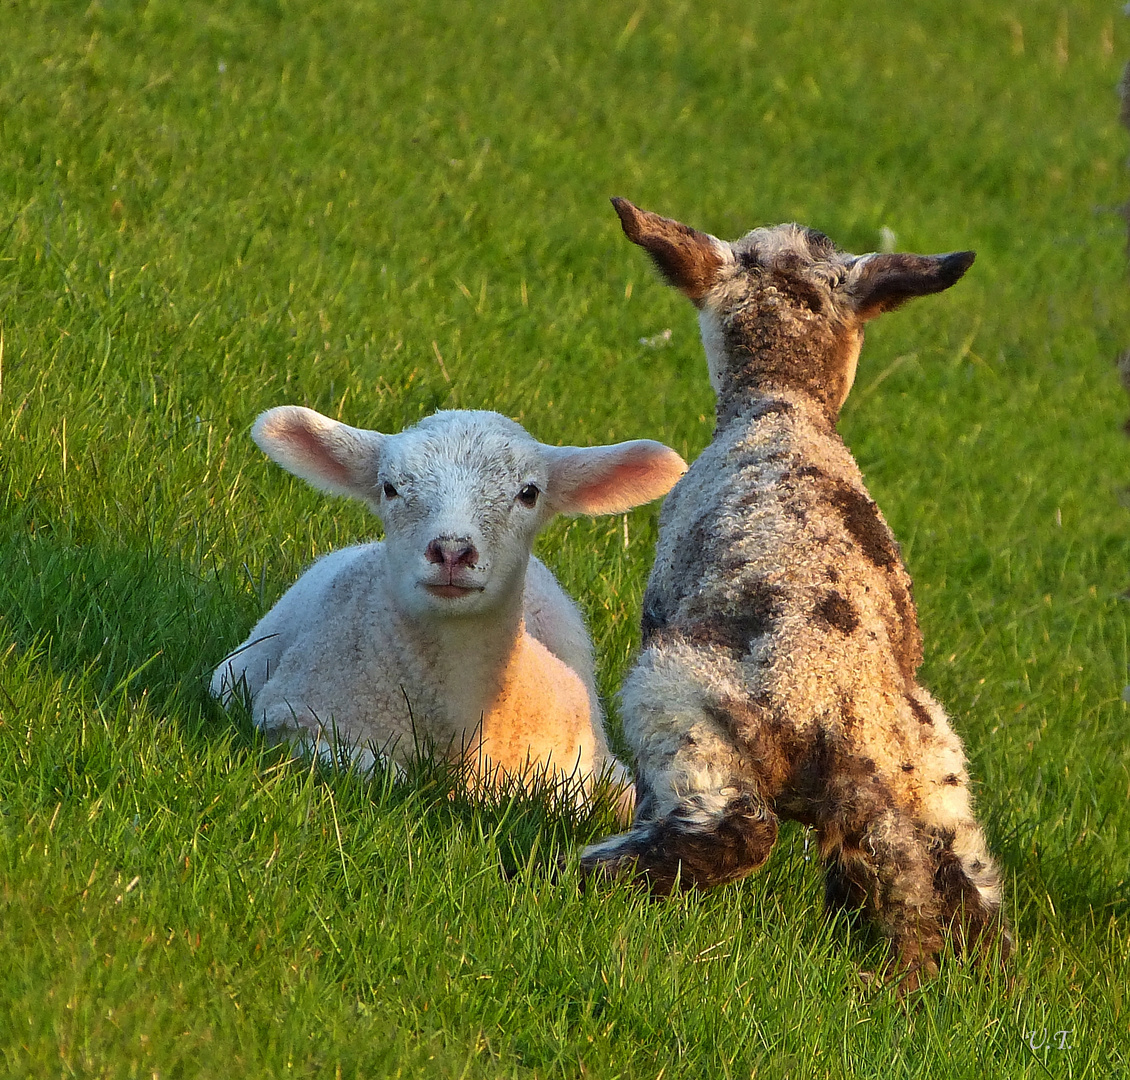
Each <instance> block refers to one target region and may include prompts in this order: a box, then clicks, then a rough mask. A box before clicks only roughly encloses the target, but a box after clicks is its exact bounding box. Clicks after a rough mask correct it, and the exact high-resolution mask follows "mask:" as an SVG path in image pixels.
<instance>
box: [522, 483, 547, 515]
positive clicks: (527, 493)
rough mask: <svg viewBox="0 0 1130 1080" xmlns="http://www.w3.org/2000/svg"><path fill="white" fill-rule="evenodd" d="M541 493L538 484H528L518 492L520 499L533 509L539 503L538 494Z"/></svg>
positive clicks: (524, 504) (523, 503)
mask: <svg viewBox="0 0 1130 1080" xmlns="http://www.w3.org/2000/svg"><path fill="white" fill-rule="evenodd" d="M540 494H541V492H540V491H538V489H537V485H536V484H527V485H526V486H525V487H524V488H522V490H521V491H519V492H518V501H519V502H520V503H521V504H522V505H523V506H525V507H527V508H528V509H531V510H532V509H533V508H534V506H536V505H537V501H538V496H539V495H540Z"/></svg>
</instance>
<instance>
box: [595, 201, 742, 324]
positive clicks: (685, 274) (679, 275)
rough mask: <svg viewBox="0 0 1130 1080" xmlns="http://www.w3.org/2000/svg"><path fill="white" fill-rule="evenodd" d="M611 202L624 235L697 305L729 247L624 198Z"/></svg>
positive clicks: (723, 263) (713, 281) (724, 260)
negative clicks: (648, 256) (643, 251)
mask: <svg viewBox="0 0 1130 1080" xmlns="http://www.w3.org/2000/svg"><path fill="white" fill-rule="evenodd" d="M612 205H613V206H614V207H615V208H616V213H617V214H619V215H620V224H621V225H622V226H623V227H624V235H625V236H627V238H628V239H629V240H631V241H632V243H633V244H639V246H640V247H642V248H643V249H644V250H645V251H646V252H647V253H648V254H649V255H650V256H651V257H652V259H653V260H654V261H655V265H656V266H658V267H659V272H660V273H661V274H662V275H663V276H664V277H665V278H666V279H667V281H668V283H669V284H671V285H674V286H675V288H676V289H681V290H682V291H683V292H684V293H685V294H686V295H687V296H688V297H689V298H690V299H691V300H693V301H694V302H695V304H701V303H702V298H703V297H704V296H705V295H706V294H707V293H708V292H709V291H710V289H711V286H713V284H714V283H715V281H717V280H718V274H719V271H721V269H722V267H723V266H725V265H726V262H727V258H726V256H727V254H728V252H729V248H728V247H727V246H726V245H725V244H723V243H722V241H721V240H716V239H715V238H714V237H713V236H711V235H710V234H709V233H703V232H699V231H698V230H697V229H692V228H691V227H690V226H689V225H683V224H681V223H680V222H678V221H672V220H671V218H665V217H660V216H659V215H658V214H652V213H650V212H649V211H647V210H641V209H639V207H636V206H633V205H632V204H631V203H630V202H628V200H627V199H613V200H612Z"/></svg>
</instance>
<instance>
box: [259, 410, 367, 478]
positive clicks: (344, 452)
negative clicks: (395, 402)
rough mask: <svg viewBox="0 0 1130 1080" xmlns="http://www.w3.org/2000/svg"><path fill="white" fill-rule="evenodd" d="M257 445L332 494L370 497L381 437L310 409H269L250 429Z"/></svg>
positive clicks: (283, 465)
mask: <svg viewBox="0 0 1130 1080" xmlns="http://www.w3.org/2000/svg"><path fill="white" fill-rule="evenodd" d="M251 437H252V438H253V439H254V440H255V443H256V445H258V447H259V449H260V450H262V451H263V453H264V454H266V455H267V457H269V458H270V459H271V460H272V461H275V462H277V463H278V464H279V465H281V466H282V467H283V468H284V469H286V470H287V472H290V473H293V474H294V475H295V476H298V477H301V478H302V479H303V480H305V481H306V482H307V483H310V484H312V485H313V486H314V487H316V488H319V489H320V490H322V491H328V492H330V493H331V494H333V495H352V496H354V497H355V498H359V499H368V498H370V497H371V496H372V489H373V485H374V484H375V483H376V479H377V465H378V462H379V460H380V446H381V442H382V441H383V440H384V438H385V436H384V435H382V434H381V433H380V432H378V431H365V430H363V429H361V428H354V427H350V426H349V425H348V424H342V423H339V422H338V421H337V420H331V419H330V418H329V417H328V416H323V415H322V414H321V413H319V412H315V411H314V410H313V409H304V408H302V407H301V406H299V405H282V406H279V407H278V408H277V409H268V410H267V412H265V413H263V414H262V415H261V416H260V417H259V419H258V420H256V421H255V426H254V427H253V428H252V429H251Z"/></svg>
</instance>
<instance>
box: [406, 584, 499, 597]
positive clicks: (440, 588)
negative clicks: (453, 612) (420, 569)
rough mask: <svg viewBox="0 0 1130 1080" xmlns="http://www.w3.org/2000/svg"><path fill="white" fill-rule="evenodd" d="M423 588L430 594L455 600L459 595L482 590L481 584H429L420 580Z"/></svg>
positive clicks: (468, 594)
mask: <svg viewBox="0 0 1130 1080" xmlns="http://www.w3.org/2000/svg"><path fill="white" fill-rule="evenodd" d="M421 584H423V586H424V588H425V589H427V591H428V592H429V593H431V594H432V596H439V597H442V598H443V599H444V600H457V599H458V598H459V597H461V596H470V595H471V593H477V592H482V591H483V588H484V587H483V586H482V585H455V584H453V583H452V584H447V585H429V584H427V583H426V582H421Z"/></svg>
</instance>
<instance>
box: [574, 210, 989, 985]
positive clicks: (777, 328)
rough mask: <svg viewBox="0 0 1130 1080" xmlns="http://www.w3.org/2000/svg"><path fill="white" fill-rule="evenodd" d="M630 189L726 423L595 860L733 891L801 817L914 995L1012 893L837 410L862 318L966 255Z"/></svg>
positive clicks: (664, 608)
mask: <svg viewBox="0 0 1130 1080" xmlns="http://www.w3.org/2000/svg"><path fill="white" fill-rule="evenodd" d="M613 202H614V204H615V206H616V210H617V212H618V213H619V215H620V220H621V223H622V225H623V227H624V231H625V233H626V234H627V235H628V237H629V239H631V240H633V241H634V242H635V243H637V244H640V245H641V246H642V247H644V248H645V249H646V250H647V251H648V252H649V253H650V254H651V256H652V257H653V259H654V261H655V262H656V264H657V265H658V267H659V269H660V271H661V272H662V273H663V275H664V276H665V277H666V279H667V280H668V281H669V282H670V283H671V284H673V285H675V286H677V287H678V288H679V289H681V290H682V291H683V292H684V293H685V294H686V295H687V296H688V297H689V298H690V299H691V300H692V301H693V302H694V303H695V305H696V306H697V307H698V308H699V313H700V314H699V320H700V325H701V329H702V338H703V343H704V345H705V348H706V355H707V363H708V365H709V371H710V379H711V382H712V384H713V386H714V389H715V391H716V393H717V427H716V429H715V435H714V441H713V443H712V444H711V445H710V446H709V447H708V448H707V449H706V451H705V452H704V453H703V454H702V456H701V457H699V458H698V460H697V461H695V463H694V464H693V465H692V466H691V468H690V470H689V471H688V473H687V475H686V476H685V477H684V478H683V479H682V480H681V481H680V482H679V483H678V484H677V485H676V487H675V489H674V490H673V491H672V492H671V494H670V495H669V496H668V498H667V501H666V503H665V505H664V508H663V513H662V517H661V519H660V534H659V546H658V551H657V554H656V560H655V566H654V569H653V571H652V574H651V578H650V580H649V583H648V587H647V593H646V596H645V598H644V611H643V643H644V647H643V652H642V654H641V656H640V658H639V660H638V662H637V664H636V665H635V668H634V669H633V671H632V672H631V674H630V675H629V676H628V679H627V681H626V683H625V686H624V690H623V696H622V715H623V720H624V732H625V735H626V737H627V739H628V742H629V743H630V745H631V747H632V749H633V750H634V751H635V753H636V755H637V763H638V768H637V773H636V790H637V805H636V817H635V823H634V826H633V828H632V829H631V831H629V832H627V833H625V834H623V835H621V836H615V837H612V838H610V839H608V840H605V841H603V842H601V843H599V844H595V845H593V846H590V847H589V848H588V849H586V851H585V852H584V853H583V855H582V868H583V870H584V872H586V873H589V874H591V873H594V872H604V873H616V872H621V871H627V870H633V869H634V870H636V871H638V872H640V873H642V874H643V875H644V876H645V877H646V879H647V881H648V883H649V884H650V886H651V887H652V888H653V889H654V890H656V891H667V890H670V889H671V888H672V887H673V886H674V885H675V883H676V881H678V882H679V883H681V884H682V885H697V886H711V885H718V884H721V883H723V882H727V881H733V880H735V879H737V878H739V877H742V876H743V875H745V874H747V873H749V872H750V871H751V870H755V869H756V868H757V867H759V866H761V864H762V863H763V862H764V861H765V860H766V858H767V857H768V855H769V852H770V849H771V848H772V846H773V843H774V841H775V839H776V836H777V822H778V819H779V818H789V819H793V820H797V821H801V822H803V823H805V824H808V825H811V826H813V827H815V829H816V830H817V833H818V836H819V844H820V853H821V856H822V858H823V860H824V863H825V867H826V875H827V877H826V882H827V887H826V897H827V901H828V903H829V904H830V905H831V906H849V907H865V908H866V909H867V910H868V911H869V912H870V914H871V915H872V916H873V917H874V918H875V919H876V920H877V922H878V923H879V925H880V926H881V928H882V929H883V931H884V932H885V933H886V935H887V936H888V937H889V939H890V941H891V943H892V947H893V951H894V960H895V962H896V971H897V972H898V973H899V974H900V975H901V976H902V977H903V978H904V982H903V984H902V985H903V988H904V989H909V988H911V987H913V986H916V985H917V984H918V982H919V980H920V979H921V978H922V977H923V976H924V975H928V974H931V973H933V972H934V971H935V970H936V957H937V954H938V953H939V951H940V949H941V948H942V942H943V932H944V931H945V930H946V929H947V928H950V927H952V929H953V932H954V937H955V945H956V946H957V947H958V948H966V949H972V948H973V947H974V945H977V946H978V947H980V948H984V947H987V946H988V944H989V943H990V942H991V941H992V940H993V939H994V937H996V935H997V933H998V931H999V930H1001V929H1003V926H1004V924H1003V919H1002V917H1001V912H1000V905H1001V900H1000V887H999V883H998V877H997V871H996V868H995V866H994V865H993V861H992V858H991V857H990V855H989V853H988V851H987V849H986V845H985V840H984V836H983V834H982V832H981V829H980V828H979V826H978V824H977V822H976V820H975V818H974V816H973V811H972V806H971V799H970V794H969V777H968V775H967V773H966V767H965V756H964V753H963V750H962V745H961V742H960V740H959V739H958V737H957V735H956V734H954V732H953V730H952V729H951V727H950V724H949V721H948V719H947V717H946V714H945V712H944V711H943V709H942V707H941V706H940V705H939V704H938V702H937V701H935V700H934V698H933V697H931V695H930V694H929V692H928V691H927V690H925V689H924V688H923V687H922V686H921V685H920V684H919V682H918V679H917V670H918V667H919V664H920V663H921V660H922V646H921V636H920V634H919V629H918V621H917V615H916V612H915V607H914V602H913V599H912V597H911V583H910V578H909V577H908V575H907V573H906V570H905V569H904V567H903V563H902V559H901V557H900V554H899V549H898V546H897V544H896V543H895V540H894V537H893V536H892V534H891V531H890V529H889V528H888V527H887V523H886V522H885V521H884V519H883V517H882V515H881V514H880V513H879V509H878V507H877V506H876V505H875V503H874V502H872V500H871V499H870V497H869V496H868V494H867V491H866V489H865V488H864V485H863V478H862V475H861V474H860V471H859V468H858V466H857V465H856V463H855V461H854V459H853V458H852V456H851V454H850V453H849V451H848V450H847V448H846V447H845V446H844V443H843V441H842V440H841V439H840V436H839V434H838V433H837V431H836V421H837V419H838V416H839V411H840V408H841V406H842V405H843V402H844V399H845V398H846V397H847V394H848V391H849V389H850V388H851V384H852V381H853V379H854V377H855V368H856V362H857V360H858V357H859V352H860V348H861V346H862V344H863V324H864V323H865V322H866V321H867V320H868V319H871V318H874V317H875V316H877V315H879V314H881V313H883V312H885V311H889V310H891V309H892V308H894V307H897V306H898V305H899V304H901V303H903V302H904V301H906V300H909V299H911V298H912V297H916V296H921V295H925V294H927V293H934V292H939V291H941V290H943V289H946V288H949V286H951V285H953V284H954V283H955V282H956V281H957V280H958V279H959V278H960V277H961V276H962V274H964V272H965V271H966V270H967V269H968V267H969V266H970V264H971V263H972V262H973V253H972V252H959V253H956V254H951V255H938V256H919V255H865V256H862V257H856V256H853V255H849V254H847V253H845V252H841V251H839V250H838V249H837V248H836V246H835V245H834V244H833V243H832V242H831V241H830V240H828V238H827V237H825V236H823V235H822V234H821V233H818V232H816V231H814V230H812V229H806V228H803V227H800V226H797V225H779V226H777V227H775V228H764V229H756V230H754V231H753V232H751V233H749V234H748V235H747V236H746V237H744V238H743V239H741V240H739V241H736V242H734V243H726V242H723V241H720V240H718V239H716V238H715V237H713V236H709V235H707V234H704V233H701V232H697V231H696V230H694V229H691V228H688V227H687V226H685V225H682V224H679V223H678V222H675V221H671V220H668V219H666V218H662V217H659V216H657V215H655V214H651V213H647V212H645V211H641V210H639V209H637V208H636V207H634V206H632V204H631V203H629V202H627V201H625V200H622V199H617V200H613ZM1008 947H1009V938H1008V936H1007V931H1005V932H1004V938H1003V941H1002V943H1001V949H1002V952H1005V951H1007V949H1008Z"/></svg>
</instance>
